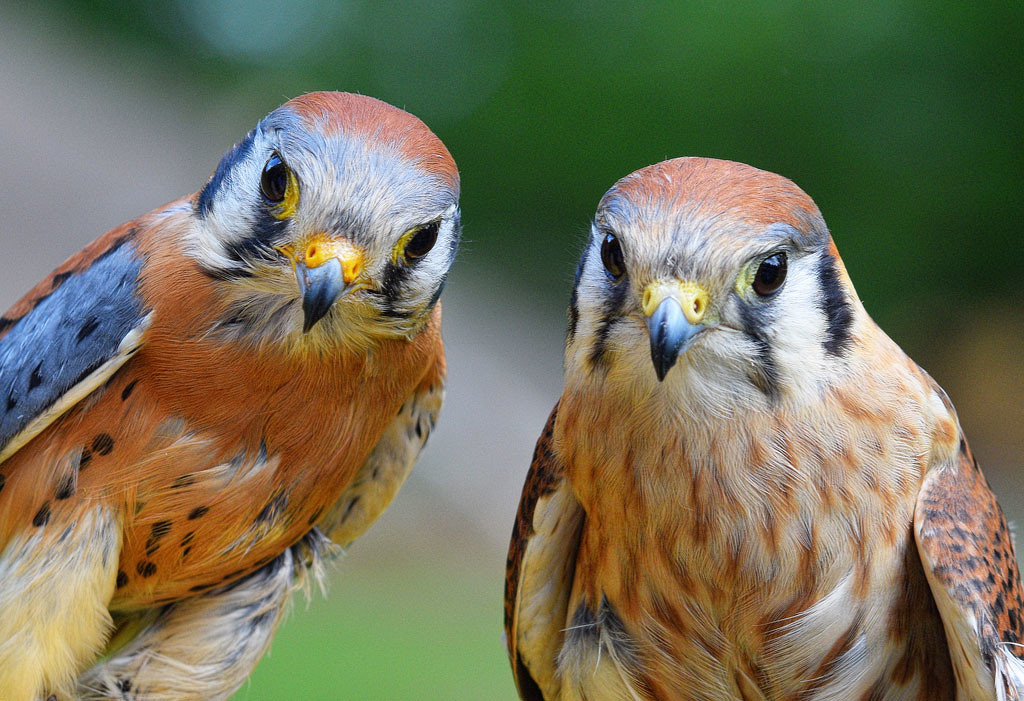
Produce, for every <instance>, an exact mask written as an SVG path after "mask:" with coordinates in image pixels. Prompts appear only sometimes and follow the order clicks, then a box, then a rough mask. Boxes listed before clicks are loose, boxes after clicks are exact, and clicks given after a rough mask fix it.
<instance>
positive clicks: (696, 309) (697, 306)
mask: <svg viewBox="0 0 1024 701" xmlns="http://www.w3.org/2000/svg"><path fill="white" fill-rule="evenodd" d="M703 311H704V300H702V299H701V298H700V297H698V298H697V299H695V300H693V313H694V314H700V313H701V312H703Z"/></svg>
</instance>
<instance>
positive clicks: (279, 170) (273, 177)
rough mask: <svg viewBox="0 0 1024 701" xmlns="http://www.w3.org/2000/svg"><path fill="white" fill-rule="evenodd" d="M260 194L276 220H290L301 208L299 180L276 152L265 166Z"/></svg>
mask: <svg viewBox="0 0 1024 701" xmlns="http://www.w3.org/2000/svg"><path fill="white" fill-rule="evenodd" d="M260 194H262V195H263V201H264V202H265V203H266V204H267V206H268V207H269V208H270V213H271V214H272V215H274V217H275V218H276V219H288V218H289V217H291V216H292V215H294V214H295V210H296V209H297V208H298V206H299V180H298V178H296V177H295V173H294V172H293V171H292V169H291V168H289V167H288V166H287V165H286V164H285V162H284V161H283V160H282V159H281V156H279V155H278V154H277V153H276V152H275V153H274V154H273V155H271V156H270V158H268V159H267V162H266V164H265V165H264V166H263V173H262V174H261V175H260Z"/></svg>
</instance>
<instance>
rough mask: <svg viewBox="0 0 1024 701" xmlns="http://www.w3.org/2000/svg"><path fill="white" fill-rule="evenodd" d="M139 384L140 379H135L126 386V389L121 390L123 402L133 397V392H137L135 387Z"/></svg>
mask: <svg viewBox="0 0 1024 701" xmlns="http://www.w3.org/2000/svg"><path fill="white" fill-rule="evenodd" d="M137 384H139V378H135V379H134V380H132V381H131V382H129V383H128V384H126V385H125V386H124V389H122V390H121V401H122V402H123V401H124V400H126V399H128V397H130V396H132V392H134V391H135V385H137Z"/></svg>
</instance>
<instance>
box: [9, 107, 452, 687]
mask: <svg viewBox="0 0 1024 701" xmlns="http://www.w3.org/2000/svg"><path fill="white" fill-rule="evenodd" d="M458 197H459V175H458V171H457V169H456V166H455V163H454V161H453V160H452V157H451V155H450V154H449V153H448V151H447V149H446V148H445V147H444V145H443V144H442V143H441V141H440V140H439V139H438V138H437V137H436V136H435V135H434V134H433V133H432V132H431V131H430V130H429V129H428V128H427V127H426V126H425V125H424V124H423V123H422V122H421V121H420V120H418V119H417V118H415V117H413V116H412V115H410V114H408V113H406V112H403V111H402V110H399V109H397V108H395V107H392V106H390V105H387V104H385V103H383V102H380V101H378V100H375V99H372V98H369V97H363V96H359V95H352V94H346V93H329V92H325V93H311V94H308V95H303V96H301V97H298V98H296V99H294V100H291V101H290V102H288V103H286V104H284V105H282V106H281V107H280V108H278V109H277V110H275V111H273V112H271V113H270V114H269V115H268V116H267V117H265V118H264V119H263V120H261V121H260V122H259V124H257V126H256V127H255V128H254V129H253V130H252V131H251V132H250V133H249V134H248V135H247V136H246V137H245V138H244V139H243V140H242V141H240V142H239V143H238V144H237V145H236V146H235V147H234V148H233V149H232V150H231V151H230V152H229V153H228V154H227V155H225V156H224V158H223V160H222V161H221V162H220V165H219V166H218V167H217V169H216V172H215V173H214V174H213V176H212V177H211V178H210V180H209V181H208V182H207V183H206V185H205V186H204V187H203V188H202V189H201V190H200V191H199V192H197V193H196V194H194V195H191V196H189V197H184V198H182V199H179V200H176V201H174V202H171V203H170V204H168V205H166V206H164V207H160V208H159V209H156V210H154V211H153V212H150V213H149V214H146V215H144V216H142V217H139V218H138V219H136V220H134V221H132V222H129V223H128V224H125V225H123V226H121V227H118V228H116V229H114V230H113V231H111V232H109V233H107V234H106V235H104V236H102V237H100V238H99V239H97V240H96V241H94V242H93V243H91V244H89V245H88V246H86V247H85V249H83V250H82V251H81V252H79V253H77V254H76V255H74V256H72V257H71V258H70V259H69V260H68V261H66V262H65V263H64V264H63V265H61V266H60V267H59V268H57V270H56V271H55V272H54V273H53V274H52V275H51V276H50V277H49V278H47V279H46V280H44V281H42V282H41V283H39V285H37V286H36V287H35V288H34V289H33V290H31V291H30V292H29V293H28V294H27V295H26V296H25V297H24V298H22V299H21V300H20V301H19V302H18V303H17V304H16V305H15V306H14V307H13V308H12V309H11V310H10V311H9V312H8V313H7V314H6V315H4V316H3V317H0V602H2V605H0V698H2V699H5V700H7V699H10V700H12V701H22V700H31V699H37V698H45V697H47V695H49V694H54V695H55V696H56V697H59V698H60V699H65V698H76V699H77V698H117V699H128V698H131V699H136V698H139V699H141V698H203V699H223V698H227V697H228V696H230V694H231V693H232V692H233V691H234V690H235V689H236V688H238V686H239V685H241V683H242V682H243V681H244V680H245V679H246V677H247V676H248V674H249V673H250V671H251V670H252V668H253V667H254V666H255V664H256V662H257V661H258V660H259V658H260V656H261V655H262V653H263V652H264V650H265V649H266V648H267V646H268V645H269V643H270V640H271V638H272V636H273V633H274V630H275V628H276V626H277V624H278V623H279V621H280V620H281V615H282V612H283V610H284V608H285V605H286V603H287V601H288V599H289V596H290V593H291V590H292V589H293V587H294V586H295V585H296V583H300V582H301V581H302V579H303V578H304V577H305V576H306V572H307V571H308V570H310V569H312V570H316V569H317V568H318V567H319V564H320V561H321V559H322V557H323V556H324V555H325V554H328V553H330V552H331V551H333V550H335V549H337V546H339V545H341V546H343V545H346V544H348V543H350V542H351V541H352V540H353V539H355V538H356V537H358V536H359V535H360V534H361V533H362V532H363V531H364V530H365V529H366V528H367V527H368V526H369V525H370V524H371V523H372V522H373V521H374V519H376V518H377V516H378V515H379V514H380V513H381V512H382V511H383V510H384V509H385V508H386V507H387V505H388V503H389V502H390V501H391V499H392V497H394V495H395V493H396V491H397V490H398V488H399V487H400V486H401V485H402V483H403V481H404V480H405V478H406V476H407V475H408V472H409V470H410V468H411V467H412V465H413V463H414V462H415V460H416V458H417V456H418V454H419V452H420V449H421V448H422V446H423V443H424V441H425V440H426V436H427V435H428V434H429V429H430V427H431V426H432V425H433V423H434V421H435V420H436V418H437V415H438V412H439V410H440V407H441V402H442V399H443V394H444V377H445V364H444V349H443V346H442V342H441V335H440V324H441V308H440V305H439V304H438V303H437V300H438V297H439V295H440V293H441V289H442V288H443V285H444V280H445V277H446V275H447V272H448V268H449V266H450V265H451V263H452V261H453V258H454V255H455V251H456V248H457V246H458V241H459V232H460V221H459V208H458Z"/></svg>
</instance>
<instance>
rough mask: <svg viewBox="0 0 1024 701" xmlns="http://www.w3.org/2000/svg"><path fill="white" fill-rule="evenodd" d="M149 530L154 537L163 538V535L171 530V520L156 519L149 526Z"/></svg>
mask: <svg viewBox="0 0 1024 701" xmlns="http://www.w3.org/2000/svg"><path fill="white" fill-rule="evenodd" d="M149 532H150V534H151V535H152V536H153V538H154V539H156V540H159V539H160V538H163V537H164V536H165V535H167V534H168V533H170V532H171V522H170V521H157V522H156V523H154V524H153V525H152V526H150V529H149Z"/></svg>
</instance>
